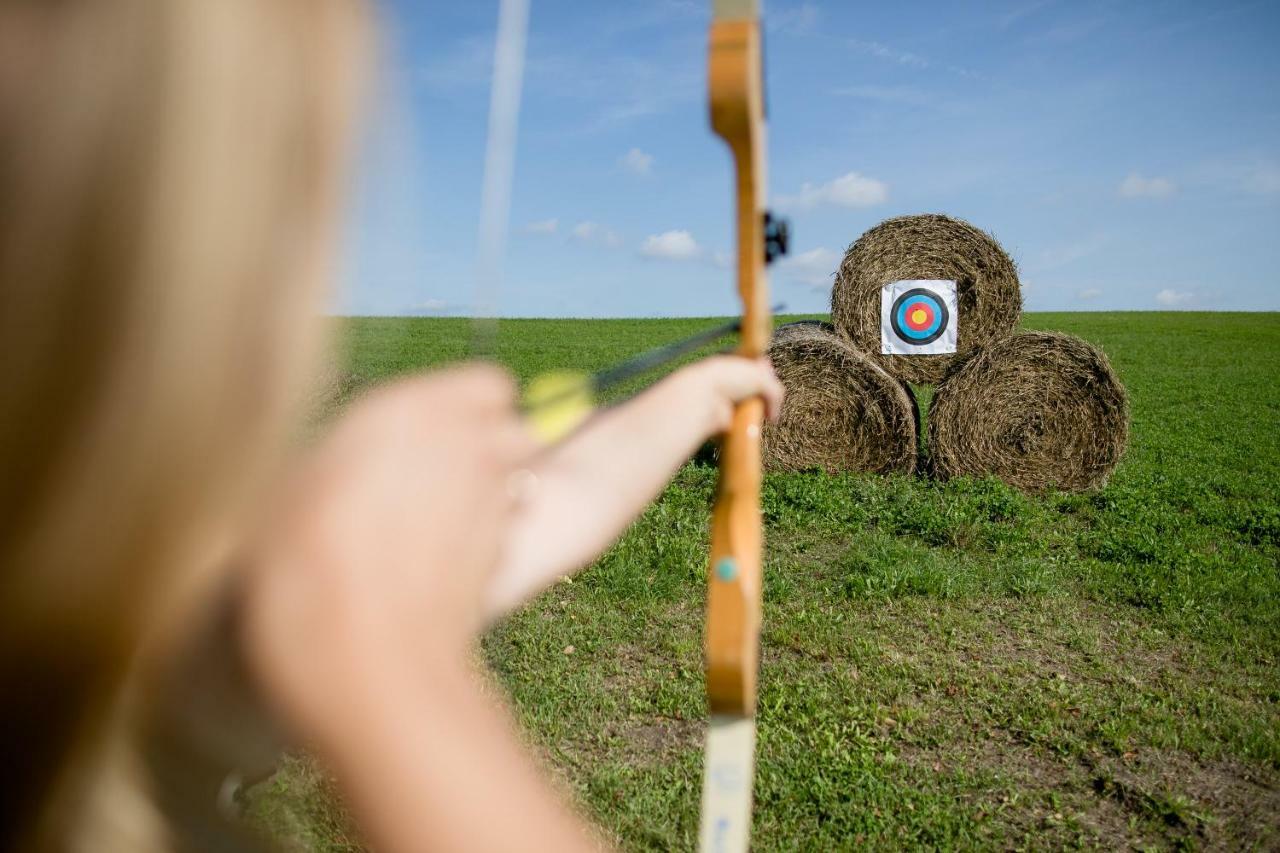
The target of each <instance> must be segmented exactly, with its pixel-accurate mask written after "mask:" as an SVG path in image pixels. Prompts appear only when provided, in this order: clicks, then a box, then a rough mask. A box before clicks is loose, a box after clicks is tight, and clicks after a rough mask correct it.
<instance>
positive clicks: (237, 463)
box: [0, 0, 369, 850]
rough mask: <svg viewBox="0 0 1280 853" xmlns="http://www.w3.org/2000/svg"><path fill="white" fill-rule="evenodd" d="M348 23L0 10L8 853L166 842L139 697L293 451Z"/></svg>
mask: <svg viewBox="0 0 1280 853" xmlns="http://www.w3.org/2000/svg"><path fill="white" fill-rule="evenodd" d="M366 12H367V10H366V9H364V8H363V5H362V4H361V3H360V2H359V0H0V468H2V470H0V697H2V698H0V744H2V745H3V746H2V747H0V749H2V751H3V763H2V764H0V766H3V768H4V772H5V774H6V780H5V789H6V793H5V796H4V797H3V798H2V799H0V802H2V803H3V804H2V805H0V849H18V848H20V849H24V850H40V849H89V848H92V849H96V850H101V849H148V848H157V847H162V846H167V845H168V844H170V843H173V839H172V838H168V839H167V838H166V837H165V834H164V833H163V831H162V830H161V829H160V824H159V822H158V821H157V820H156V819H155V816H154V814H153V813H152V812H153V809H152V808H151V807H150V803H151V802H152V799H151V797H150V796H149V795H148V793H147V791H146V790H145V788H143V787H139V786H137V785H136V784H134V782H133V781H130V780H136V779H137V778H138V774H137V773H136V772H134V771H133V770H131V769H130V768H131V766H132V759H131V758H130V755H129V738H128V735H129V731H130V725H131V720H132V719H133V716H134V709H133V706H132V702H133V698H132V697H133V695H134V691H132V690H131V685H133V684H135V683H136V682H137V680H138V676H139V673H140V672H143V671H145V670H146V668H147V667H148V665H149V661H150V660H151V658H152V657H157V658H162V657H163V656H164V654H165V651H166V650H167V649H169V648H171V647H172V644H173V642H174V638H175V637H176V636H177V635H178V634H179V633H180V631H181V627H182V626H183V624H184V623H185V622H186V621H187V620H188V619H189V618H190V616H191V614H193V613H195V612H196V611H197V610H198V608H199V607H200V606H201V603H202V602H206V601H207V600H208V596H209V594H210V589H211V587H212V586H213V585H214V583H215V582H216V580H217V578H218V572H219V567H221V566H224V565H226V563H227V560H228V559H229V557H230V549H231V548H233V547H234V545H235V542H236V537H237V536H238V535H241V534H242V533H243V527H244V524H245V523H246V520H247V518H246V514H247V513H249V512H252V509H253V506H254V502H255V500H256V498H257V496H258V495H259V493H260V491H261V488H262V486H263V484H264V482H265V481H266V479H267V478H268V477H269V476H270V475H271V473H272V471H273V467H274V465H275V463H276V460H278V458H279V456H280V452H281V449H282V446H283V443H284V441H286V439H287V436H288V434H289V430H290V419H291V414H292V412H291V401H292V400H295V399H296V396H297V395H296V393H295V392H296V391H297V389H298V388H299V387H300V385H301V384H302V380H303V377H304V376H305V374H306V371H307V369H308V360H309V358H310V354H311V352H312V351H313V350H314V346H313V339H314V338H315V337H316V336H315V334H314V332H315V326H316V322H315V318H317V317H318V315H319V313H320V310H321V309H322V307H323V306H322V302H321V299H322V298H323V295H324V283H325V280H326V279H327V278H328V273H329V270H328V267H329V264H330V258H329V256H328V255H327V253H326V252H325V251H324V248H323V247H325V246H326V245H328V244H330V243H332V242H333V241H332V237H333V234H332V233H331V231H332V228H333V224H334V220H335V216H334V212H335V210H336V207H337V195H338V193H339V190H340V184H341V181H340V180H339V178H340V175H341V169H340V168H339V166H340V164H341V163H343V162H344V160H345V156H346V150H345V149H346V146H347V141H348V132H347V130H348V125H349V124H350V123H351V121H350V119H351V110H352V107H353V105H354V103H355V101H356V95H357V90H358V88H359V86H360V83H361V80H360V77H361V75H360V74H359V73H357V70H358V69H360V68H362V67H363V59H364V56H363V54H364V51H365V48H366V44H367V37H368V35H369V28H368V27H367V23H368V22H367V20H366V17H367V16H366ZM175 835H176V834H175Z"/></svg>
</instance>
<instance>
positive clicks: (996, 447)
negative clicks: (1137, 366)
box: [929, 332, 1129, 492]
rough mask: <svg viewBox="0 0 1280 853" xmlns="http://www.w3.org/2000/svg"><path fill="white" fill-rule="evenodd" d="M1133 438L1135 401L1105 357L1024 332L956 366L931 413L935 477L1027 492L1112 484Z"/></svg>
mask: <svg viewBox="0 0 1280 853" xmlns="http://www.w3.org/2000/svg"><path fill="white" fill-rule="evenodd" d="M1128 438H1129V401H1128V395H1127V394H1126V393H1125V390H1124V386H1123V385H1121V384H1120V379H1119V378H1118V377H1117V376H1116V374H1115V371H1113V370H1112V369H1111V364H1110V363H1109V362H1108V361H1107V357H1106V356H1105V355H1103V353H1102V351H1101V350H1099V349H1097V348H1096V347H1094V346H1092V345H1091V344H1088V343H1086V342H1085V341H1082V340H1080V339H1079V338H1074V337H1072V336H1070V335H1063V334H1057V333H1054V332H1022V333H1020V334H1015V335H1011V336H1009V337H1007V338H1004V339H1002V340H999V341H996V342H995V343H993V344H991V345H990V346H986V347H982V348H980V349H978V350H977V351H975V352H973V353H972V354H971V355H970V356H969V357H968V358H966V359H965V360H964V361H962V362H960V363H958V364H956V365H954V366H953V367H952V369H951V370H950V371H949V372H948V373H947V375H946V376H945V377H943V380H942V382H941V383H940V384H939V385H938V387H937V389H936V390H935V391H934V397H933V403H932V405H931V406H930V407H929V456H930V460H931V465H932V470H933V472H934V474H935V475H937V476H939V477H942V478H948V477H956V476H961V475H973V476H980V475H984V474H991V475H994V476H996V477H998V478H1000V479H1001V480H1004V481H1005V482H1006V483H1008V484H1009V485H1011V486H1014V487H1016V488H1019V489H1022V490H1023V491H1028V492H1041V491H1044V490H1046V489H1050V488H1056V489H1059V490H1061V491H1070V492H1077V491H1085V490H1088V489H1094V488H1098V487H1101V486H1103V485H1105V484H1106V482H1107V478H1108V477H1109V476H1110V475H1111V472H1112V470H1114V469H1115V466H1116V463H1117V462H1119V461H1120V455H1121V454H1122V453H1123V452H1124V447H1125V444H1126V442H1127V441H1128Z"/></svg>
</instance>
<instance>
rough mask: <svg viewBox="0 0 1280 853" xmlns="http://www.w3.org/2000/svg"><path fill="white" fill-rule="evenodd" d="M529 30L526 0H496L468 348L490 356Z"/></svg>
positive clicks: (509, 221) (477, 354) (513, 173)
mask: <svg viewBox="0 0 1280 853" xmlns="http://www.w3.org/2000/svg"><path fill="white" fill-rule="evenodd" d="M528 35H529V0H500V2H499V5H498V29H497V34H496V36H495V39H494V49H493V83H492V88H491V89H490V94H489V130H488V139H487V142H486V145H485V156H484V176H483V179H482V183H481V190H480V227H479V233H478V235H477V239H476V285H475V287H476V304H475V308H474V314H473V317H474V319H473V321H472V329H471V331H472V339H471V354H472V356H473V357H477V358H493V357H494V356H495V355H496V352H495V346H496V343H497V327H498V319H497V308H498V298H499V295H500V292H501V290H502V275H503V264H504V262H505V260H506V251H507V232H508V230H509V229H510V225H511V187H512V182H513V179H514V176H515V158H516V130H517V125H518V123H519V119H520V96H521V90H522V88H523V85H524V64H525V63H524V60H525V48H526V45H527V43H528Z"/></svg>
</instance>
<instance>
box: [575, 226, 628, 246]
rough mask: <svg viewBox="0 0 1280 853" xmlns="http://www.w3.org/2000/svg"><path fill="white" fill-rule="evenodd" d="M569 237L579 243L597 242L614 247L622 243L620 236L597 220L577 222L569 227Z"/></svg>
mask: <svg viewBox="0 0 1280 853" xmlns="http://www.w3.org/2000/svg"><path fill="white" fill-rule="evenodd" d="M569 237H570V238H571V239H574V240H577V241H578V242H580V243H599V244H602V245H605V246H608V247H609V248H610V249H616V248H618V247H619V246H621V245H622V238H621V237H619V236H618V235H617V234H616V233H615V232H613V231H611V230H610V229H608V228H606V227H604V226H603V225H601V224H600V223H599V222H592V221H590V220H587V221H585V222H579V223H578V224H577V225H575V226H573V228H571V229H569Z"/></svg>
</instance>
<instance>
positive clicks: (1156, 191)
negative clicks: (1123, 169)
mask: <svg viewBox="0 0 1280 853" xmlns="http://www.w3.org/2000/svg"><path fill="white" fill-rule="evenodd" d="M1176 191H1177V187H1176V186H1174V183H1173V181H1171V180H1169V179H1168V178H1159V177H1157V178H1146V177H1143V176H1142V175H1139V174H1138V173H1137V172H1131V173H1129V175H1128V176H1127V177H1126V178H1125V179H1124V180H1123V181H1121V182H1120V187H1119V189H1118V192H1119V193H1120V197H1121V198H1168V197H1169V196H1171V195H1173V194H1174V192H1176Z"/></svg>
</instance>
